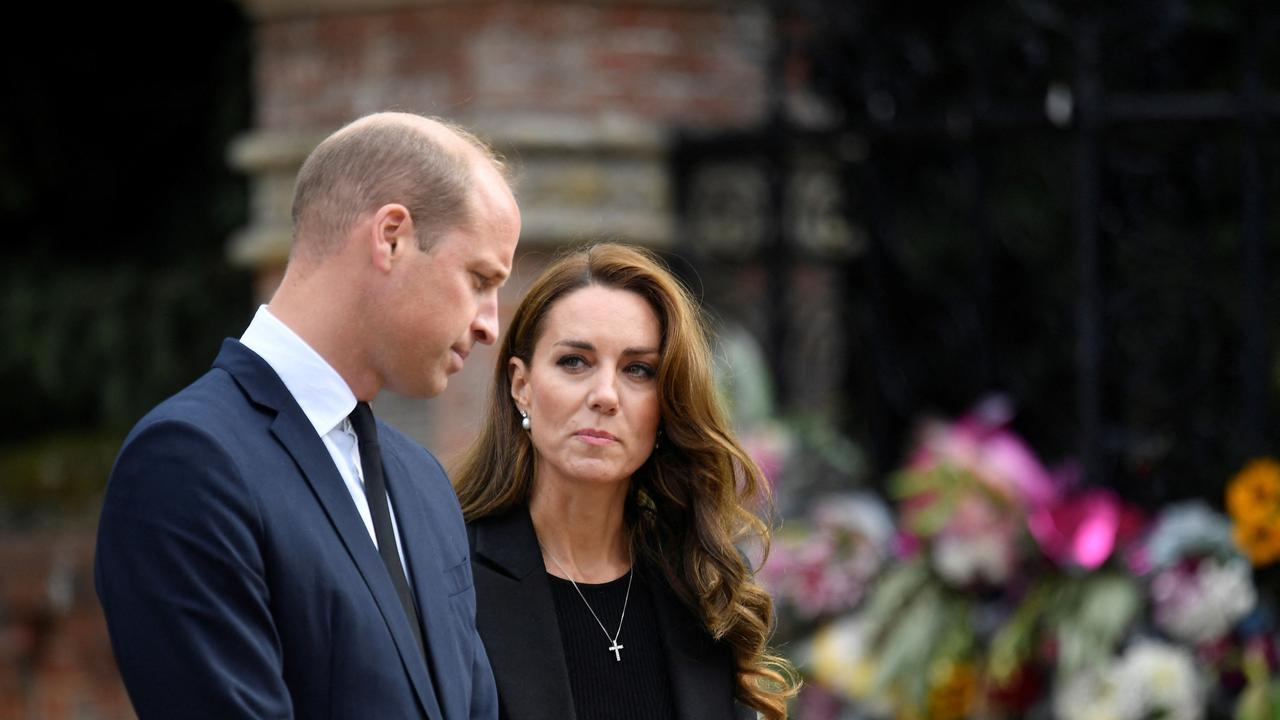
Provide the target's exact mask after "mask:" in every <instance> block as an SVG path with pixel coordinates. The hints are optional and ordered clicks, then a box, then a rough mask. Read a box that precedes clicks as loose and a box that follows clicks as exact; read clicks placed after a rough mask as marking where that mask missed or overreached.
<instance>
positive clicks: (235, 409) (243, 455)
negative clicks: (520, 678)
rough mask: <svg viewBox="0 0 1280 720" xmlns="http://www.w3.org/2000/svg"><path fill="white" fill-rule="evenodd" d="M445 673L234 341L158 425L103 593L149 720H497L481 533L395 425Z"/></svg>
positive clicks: (135, 434)
mask: <svg viewBox="0 0 1280 720" xmlns="http://www.w3.org/2000/svg"><path fill="white" fill-rule="evenodd" d="M378 433H379V440H380V443H381V446H382V454H383V465H384V468H385V474H386V480H387V488H388V492H389V493H390V495H391V499H392V505H393V507H394V508H395V513H396V520H397V523H398V525H399V529H400V537H401V543H402V545H403V546H404V551H405V562H406V563H407V565H408V569H409V580H410V583H411V585H412V587H413V592H414V596H415V598H416V600H417V603H418V612H419V614H420V616H421V617H422V622H423V626H424V627H423V630H424V635H425V638H424V639H425V641H426V643H427V648H428V654H429V656H430V664H429V666H428V663H427V662H424V658H423V657H422V653H421V651H420V650H419V649H418V647H417V645H416V643H415V640H414V637H413V635H412V634H411V631H410V628H409V625H408V622H409V621H408V620H407V619H406V616H405V613H404V610H403V608H402V607H401V605H400V602H399V599H398V597H397V595H396V591H395V588H394V586H393V585H392V584H391V579H390V576H389V575H388V574H387V571H386V568H385V566H384V565H383V564H382V561H381V559H380V557H379V555H378V551H377V549H376V547H375V546H374V544H373V541H372V539H371V538H370V536H369V531H368V530H367V528H366V526H365V524H364V522H363V521H362V520H361V518H360V515H359V513H358V512H357V511H356V507H355V504H354V503H353V502H352V501H351V495H350V493H349V492H348V490H347V487H346V485H345V484H344V483H343V481H342V477H341V476H340V475H339V474H338V470H337V468H336V467H334V463H333V460H332V458H331V456H330V455H329V453H328V451H327V450H326V448H325V446H324V443H323V441H322V440H321V439H320V437H319V436H317V434H316V431H315V429H314V427H313V426H312V425H311V423H310V422H309V421H308V420H307V418H306V416H305V415H304V414H303V412H302V410H301V408H299V407H298V404H297V402H296V401H295V400H294V399H293V396H292V395H290V394H289V392H288V390H286V388H285V386H284V384H283V383H282V382H281V381H280V379H279V377H278V376H277V375H276V374H275V372H274V371H273V370H272V369H271V367H270V366H269V365H267V363H266V362H265V361H263V360H262V359H261V358H260V357H259V356H258V355H257V354H255V353H253V352H252V351H250V350H249V349H248V348H246V347H245V346H243V345H241V344H240V343H239V342H237V341H235V340H227V341H226V342H225V343H223V346H222V351H221V352H220V353H219V355H218V358H217V360H216V361H215V362H214V366H213V369H212V370H210V371H209V372H208V373H207V374H206V375H205V376H204V377H202V378H200V379H199V380H198V381H196V382H195V383H194V384H192V385H191V386H190V387H188V388H186V389H185V390H183V391H181V392H179V393H178V394H177V395H175V396H174V397H172V398H170V399H168V400H166V401H165V402H164V403H162V404H161V405H159V406H158V407H157V408H156V409H155V410H153V411H152V412H151V413H149V414H148V415H147V416H146V417H144V418H143V419H142V420H141V421H140V422H139V423H138V425H137V426H136V427H135V428H134V429H133V431H132V432H131V433H130V435H129V437H128V439H126V441H125V443H124V446H123V448H122V449H121V451H120V456H119V457H118V458H117V460H116V464H115V467H114V469H113V470H112V472H111V478H110V481H109V482H108V485H107V493H106V499H105V501H104V504H103V508H102V518H101V522H100V525H99V529H98V544H97V552H96V558H95V581H96V585H97V588H98V595H99V597H100V599H101V601H102V607H103V609H104V611H105V612H106V617H107V626H108V628H109V631H110V635H111V643H112V647H113V649H114V651H115V656H116V660H117V663H118V664H119V667H120V673H121V676H122V677H123V678H124V683H125V687H126V688H127V689H128V691H129V697H130V699H131V700H132V701H133V704H134V707H135V709H136V710H137V712H138V714H139V716H141V717H143V718H148V717H158V718H178V717H181V718H206V717H207V718H233V717H234V718H241V717H253V718H288V717H295V716H296V717H305V718H410V717H415V718H416V717H427V718H432V719H433V720H435V719H448V720H453V719H455V718H459V719H460V718H496V717H497V695H496V691H495V687H494V680H493V674H492V671H491V670H490V667H489V661H488V659H487V657H486V656H485V652H484V648H483V646H482V644H481V642H480V639H479V636H478V635H477V633H476V629H475V612H476V604H475V593H474V590H473V588H472V580H471V564H470V560H469V557H468V549H467V535H466V531H465V529H464V526H463V523H462V515H461V513H460V511H459V509H458V502H457V499H456V498H455V497H454V494H453V491H452V489H451V487H450V486H449V482H448V479H447V478H446V476H445V474H444V471H443V470H442V469H441V467H440V465H439V463H438V462H437V461H436V459H435V458H434V457H432V456H431V454H429V453H428V452H427V451H426V450H424V449H423V448H422V447H421V446H420V445H418V444H417V443H415V442H413V441H411V440H410V439H408V438H407V437H405V436H404V435H402V434H401V433H399V432H397V431H396V430H394V429H393V428H391V427H390V426H388V425H385V424H382V423H379V424H378Z"/></svg>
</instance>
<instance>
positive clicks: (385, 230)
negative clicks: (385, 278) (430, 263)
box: [369, 203, 417, 272]
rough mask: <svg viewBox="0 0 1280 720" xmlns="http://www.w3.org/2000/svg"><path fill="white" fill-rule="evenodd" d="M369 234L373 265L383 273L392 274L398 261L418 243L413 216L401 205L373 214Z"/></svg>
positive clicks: (381, 208)
mask: <svg viewBox="0 0 1280 720" xmlns="http://www.w3.org/2000/svg"><path fill="white" fill-rule="evenodd" d="M369 232H370V235H371V237H370V238H369V240H370V242H371V243H372V248H373V250H372V252H373V264H374V266H375V267H377V268H378V269H379V270H382V271H383V272H390V270H391V266H392V265H394V264H395V262H396V260H398V259H399V258H400V257H402V256H403V255H404V254H405V252H406V251H407V250H408V249H409V248H410V247H415V246H416V243H417V238H415V237H414V232H413V216H411V215H410V214H409V208H407V207H405V206H403V205H401V204H400V203H390V204H387V205H383V206H382V207H380V208H378V210H377V212H375V213H374V214H373V223H372V227H371V228H370V231H369Z"/></svg>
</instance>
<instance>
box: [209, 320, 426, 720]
mask: <svg viewBox="0 0 1280 720" xmlns="http://www.w3.org/2000/svg"><path fill="white" fill-rule="evenodd" d="M214 365H215V367H222V368H224V369H226V370H227V371H228V372H229V373H231V375H232V376H233V377H234V378H235V379H236V382H237V383H238V384H239V385H240V387H241V388H243V389H244V390H245V392H246V394H248V395H249V397H250V399H252V400H253V401H254V402H256V403H258V404H260V405H264V406H267V407H270V408H273V409H275V410H276V412H277V414H276V419H275V421H274V422H272V424H271V432H272V434H274V435H275V437H276V439H277V440H279V441H280V444H281V445H282V446H284V448H285V450H286V451H287V452H288V453H289V455H290V456H291V457H293V459H294V462H296V463H297V465H298V467H299V468H300V469H301V470H302V474H303V476H304V477H305V478H306V480H307V483H308V484H309V485H310V486H311V490H312V492H313V493H315V496H316V498H318V499H319V501H320V505H321V506H322V507H323V508H324V512H325V514H326V515H327V516H328V518H329V521H330V522H331V523H332V524H333V527H334V529H335V530H336V531H337V534H338V538H339V539H340V540H341V541H342V544H343V546H344V547H345V548H346V550H347V553H348V554H349V555H350V556H351V560H352V561H353V562H354V563H355V565H356V568H357V569H358V570H359V571H360V575H361V576H362V577H363V578H364V581H365V584H366V585H367V586H368V588H369V592H370V594H372V595H373V599H374V602H375V603H376V604H377V606H378V610H379V612H380V613H381V614H382V618H383V620H384V621H385V622H386V624H387V627H388V629H389V630H390V632H391V636H392V638H393V639H394V640H395V644H396V648H397V649H398V650H399V651H400V660H401V662H402V663H403V665H404V668H405V672H407V673H408V675H409V678H410V680H411V681H412V683H413V687H414V690H415V691H416V692H417V694H418V700H419V702H421V703H422V706H423V708H424V710H425V712H426V714H427V716H428V717H430V718H433V719H437V718H440V717H441V715H440V710H439V707H438V705H437V704H436V699H435V694H434V693H433V692H432V689H431V685H430V680H429V678H428V675H427V668H426V664H425V663H424V662H423V659H422V654H421V653H420V652H419V651H418V645H417V642H416V641H415V640H414V638H413V634H412V631H411V630H410V629H409V621H408V618H406V617H405V614H404V609H403V608H402V607H401V606H400V600H399V598H398V597H397V596H396V591H395V587H394V586H393V585H392V584H391V578H390V577H389V576H388V575H387V570H386V567H385V566H383V564H382V558H381V557H380V556H379V555H378V551H377V548H375V547H374V544H373V542H372V540H371V539H370V538H369V530H368V528H367V527H366V526H365V524H364V521H363V520H362V519H361V518H360V514H359V512H357V511H356V507H355V504H354V503H352V501H351V494H350V493H349V492H348V491H347V487H346V485H345V483H343V481H342V476H341V475H340V474H338V469H337V468H336V467H334V465H333V458H332V457H331V456H330V455H329V451H328V450H327V449H326V448H325V446H324V441H323V440H321V439H320V437H319V436H318V435H316V431H315V428H314V427H313V426H312V425H311V423H310V422H309V421H308V420H307V418H306V415H304V414H303V412H302V409H301V408H300V407H298V403H297V401H295V400H294V399H293V396H292V395H290V394H289V392H288V390H287V389H286V388H285V387H284V384H283V383H282V382H280V378H279V377H278V376H277V375H276V374H275V371H273V370H272V369H271V366H269V365H267V363H266V362H265V361H264V360H262V358H260V357H258V356H257V354H255V353H253V352H252V351H251V350H249V349H248V348H246V347H244V346H243V345H241V344H240V343H239V342H237V341H234V340H228V341H226V342H224V343H223V347H222V352H221V353H220V354H219V355H218V359H217V360H216V361H215V362H214Z"/></svg>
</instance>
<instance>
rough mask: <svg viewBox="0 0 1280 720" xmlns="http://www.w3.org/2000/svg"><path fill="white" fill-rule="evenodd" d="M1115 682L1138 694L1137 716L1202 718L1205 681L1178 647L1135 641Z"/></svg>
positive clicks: (1184, 650)
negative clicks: (1138, 714)
mask: <svg viewBox="0 0 1280 720" xmlns="http://www.w3.org/2000/svg"><path fill="white" fill-rule="evenodd" d="M1116 682H1117V683H1118V684H1121V685H1123V686H1126V687H1129V688H1131V689H1132V690H1133V691H1134V692H1135V693H1137V695H1138V697H1139V700H1140V710H1139V712H1140V713H1141V715H1140V717H1152V716H1156V717H1163V718H1167V720H1199V719H1200V718H1202V717H1204V711H1205V707H1204V706H1205V691H1204V684H1205V683H1204V679H1203V678H1202V677H1201V676H1200V673H1199V671H1198V670H1197V668H1196V664H1195V660H1194V659H1193V658H1192V656H1191V654H1190V653H1189V652H1188V651H1187V650H1186V649H1184V648H1182V647H1180V646H1176V645H1170V644H1167V643H1162V642H1157V641H1154V640H1140V641H1138V642H1135V643H1134V644H1133V645H1131V646H1130V647H1129V649H1128V650H1127V651H1125V654H1124V657H1123V658H1121V660H1120V663H1119V665H1118V667H1117V668H1116Z"/></svg>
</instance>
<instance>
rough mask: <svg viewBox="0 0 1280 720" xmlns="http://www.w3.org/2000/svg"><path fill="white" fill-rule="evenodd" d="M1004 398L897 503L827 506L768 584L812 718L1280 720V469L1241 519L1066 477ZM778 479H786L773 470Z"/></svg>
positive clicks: (846, 499) (929, 462)
mask: <svg viewBox="0 0 1280 720" xmlns="http://www.w3.org/2000/svg"><path fill="white" fill-rule="evenodd" d="M1011 416H1012V413H1011V411H1010V408H1009V406H1008V404H1007V403H1006V402H1004V401H1002V400H1000V399H992V400H988V401H986V402H984V403H982V404H980V405H979V406H978V407H977V408H975V409H974V410H973V411H972V412H970V413H969V414H967V415H965V416H964V417H961V418H959V419H956V420H953V421H949V422H948V421H941V420H930V421H927V422H925V423H923V424H922V425H921V426H920V429H919V432H918V434H917V440H916V442H915V444H914V447H913V448H912V450H911V452H910V453H909V454H908V456H907V460H906V462H905V463H904V465H903V467H901V468H900V469H899V470H898V471H897V472H895V473H893V474H892V476H891V477H890V478H888V481H887V483H886V484H885V485H886V494H885V495H884V496H881V495H877V494H875V493H872V492H869V491H858V492H850V493H834V494H827V495H823V496H820V497H818V498H817V499H816V500H815V501H814V502H813V503H812V505H811V507H810V509H809V510H808V512H807V513H805V514H803V516H802V517H799V518H791V519H788V520H787V521H786V522H784V523H783V524H782V527H781V530H780V531H779V532H778V533H777V535H776V538H775V541H774V546H773V550H772V552H771V553H770V555H769V558H768V560H767V562H766V563H765V565H764V566H763V567H762V568H761V571H760V576H761V578H762V580H763V581H764V582H765V584H766V585H767V586H768V587H769V588H770V589H771V591H772V592H773V594H774V597H775V600H776V602H777V605H778V623H779V624H778V631H777V638H776V640H777V641H778V642H780V643H781V644H782V647H783V649H784V651H786V652H789V653H791V655H792V657H793V658H794V659H795V660H796V662H797V664H798V665H799V667H800V668H801V671H802V672H803V673H804V675H805V683H806V684H805V688H804V690H803V692H802V693H801V695H800V697H799V698H798V699H797V701H796V704H795V707H794V708H793V716H794V717H797V718H800V719H801V720H846V719H850V718H859V719H860V718H886V719H888V718H892V719H895V720H897V719H903V720H908V719H915V718H921V719H924V718H928V719H930V720H950V719H959V718H1027V717H1029V718H1059V719H1061V720H1076V719H1080V720H1086V719H1087V720H1104V719H1105V720H1147V719H1150V718H1174V719H1182V718H1185V719H1187V720H1194V719H1198V718H1232V719H1233V720H1275V719H1276V718H1280V676H1278V674H1277V653H1276V644H1277V630H1276V622H1275V618H1276V600H1277V590H1280V588H1278V587H1277V575H1276V573H1277V572H1280V570H1277V568H1280V462H1277V461H1276V460H1273V459H1270V458H1263V459H1258V460H1254V461H1251V462H1249V463H1247V464H1245V465H1244V466H1243V467H1242V468H1241V469H1240V471H1239V473H1238V474H1237V475H1236V476H1235V477H1234V478H1232V479H1230V481H1229V482H1228V483H1227V486H1226V493H1225V498H1224V501H1225V502H1224V505H1225V512H1223V511H1221V510H1219V509H1217V508H1216V507H1214V506H1213V505H1211V504H1209V503H1207V502H1204V501H1199V500H1197V501H1189V502H1179V503H1173V504H1169V505H1167V506H1164V507H1158V508H1150V507H1148V508H1139V507H1134V506H1133V505H1131V504H1130V503H1128V502H1126V501H1125V499H1124V498H1122V497H1120V496H1118V495H1117V494H1115V493H1114V492H1112V491H1110V490H1108V489H1106V488H1092V487H1085V486H1083V485H1082V484H1081V483H1080V481H1079V479H1078V478H1077V477H1076V476H1077V473H1075V472H1073V471H1072V469H1071V468H1070V466H1064V467H1060V468H1054V469H1050V468H1047V467H1046V466H1045V465H1044V464H1043V463H1042V462H1041V460H1040V459H1039V458H1038V456H1037V455H1036V453H1035V452H1034V451H1033V450H1032V449H1031V448H1030V447H1029V446H1028V445H1027V443H1025V442H1024V441H1023V440H1022V439H1021V438H1020V437H1019V436H1018V435H1017V434H1015V433H1014V432H1013V431H1012V430H1011V429H1010V421H1011V419H1012V417H1011ZM771 462H773V464H774V466H775V467H776V468H777V469H776V470H775V472H774V473H773V474H772V476H773V477H774V478H775V482H782V481H785V475H786V470H785V468H786V463H785V462H784V460H783V459H781V458H778V457H774V458H772V460H771Z"/></svg>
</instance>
